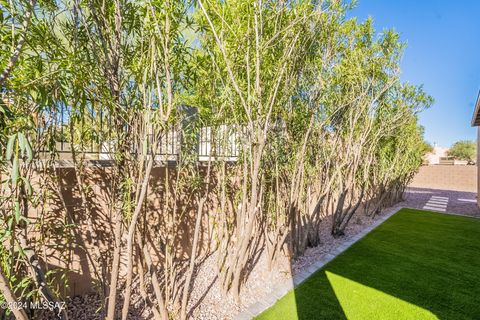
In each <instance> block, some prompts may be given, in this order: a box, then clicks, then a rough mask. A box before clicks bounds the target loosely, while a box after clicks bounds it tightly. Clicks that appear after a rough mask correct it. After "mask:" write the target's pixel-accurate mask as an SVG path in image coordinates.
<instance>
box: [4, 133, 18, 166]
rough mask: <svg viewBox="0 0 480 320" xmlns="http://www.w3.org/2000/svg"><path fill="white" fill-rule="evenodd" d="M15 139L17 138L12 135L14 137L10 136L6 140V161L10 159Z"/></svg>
mask: <svg viewBox="0 0 480 320" xmlns="http://www.w3.org/2000/svg"><path fill="white" fill-rule="evenodd" d="M16 137H17V135H16V134H14V135H11V136H10V137H9V138H8V143H7V151H6V154H5V158H6V160H10V159H12V154H13V145H14V143H15V138H16Z"/></svg>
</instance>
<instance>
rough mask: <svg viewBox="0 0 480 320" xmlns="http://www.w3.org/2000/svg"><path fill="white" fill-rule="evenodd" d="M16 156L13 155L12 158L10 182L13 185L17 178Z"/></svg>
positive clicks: (15, 183)
mask: <svg viewBox="0 0 480 320" xmlns="http://www.w3.org/2000/svg"><path fill="white" fill-rule="evenodd" d="M18 175H19V172H18V158H17V157H15V158H13V164H12V184H13V185H14V186H16V185H17V180H18Z"/></svg>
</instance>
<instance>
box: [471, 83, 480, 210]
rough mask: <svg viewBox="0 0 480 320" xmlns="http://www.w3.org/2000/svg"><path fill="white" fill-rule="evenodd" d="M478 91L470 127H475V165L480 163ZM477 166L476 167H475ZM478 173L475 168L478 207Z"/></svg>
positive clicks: (479, 177) (479, 98) (479, 99)
mask: <svg viewBox="0 0 480 320" xmlns="http://www.w3.org/2000/svg"><path fill="white" fill-rule="evenodd" d="M479 112H480V91H479V93H478V95H477V102H476V103H475V111H473V117H472V127H477V165H480V162H479V160H480V128H479V126H480V114H479ZM477 168H478V167H477ZM479 188H480V174H479V172H478V169H477V205H478V206H479V207H480V198H479V196H478V194H479V191H480V189H479Z"/></svg>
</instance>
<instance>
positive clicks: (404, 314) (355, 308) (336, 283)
mask: <svg viewBox="0 0 480 320" xmlns="http://www.w3.org/2000/svg"><path fill="white" fill-rule="evenodd" d="M325 273H326V275H327V278H328V281H329V282H330V285H331V286H332V288H333V291H334V292H335V295H336V297H337V299H338V301H339V302H340V305H341V306H342V309H343V312H344V313H345V315H346V317H347V318H348V319H379V318H381V319H438V317H436V316H435V315H434V314H433V313H431V312H430V311H428V310H425V309H423V308H420V307H418V306H416V305H414V304H411V303H408V302H406V301H403V300H401V299H399V298H396V297H394V296H391V295H389V294H386V293H384V292H382V291H379V290H376V289H373V288H370V287H367V286H365V285H363V284H361V283H358V282H356V281H353V280H350V279H347V278H344V277H342V276H339V275H337V274H334V273H331V272H329V271H325Z"/></svg>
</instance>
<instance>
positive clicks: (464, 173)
mask: <svg viewBox="0 0 480 320" xmlns="http://www.w3.org/2000/svg"><path fill="white" fill-rule="evenodd" d="M478 180H479V177H478V175H477V166H466V165H465V166H464V165H433V166H422V167H420V170H419V172H418V173H417V174H416V175H415V177H414V179H413V181H412V182H411V184H410V186H411V187H415V188H428V189H442V190H454V191H466V192H477V186H478V185H479V182H478Z"/></svg>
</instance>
